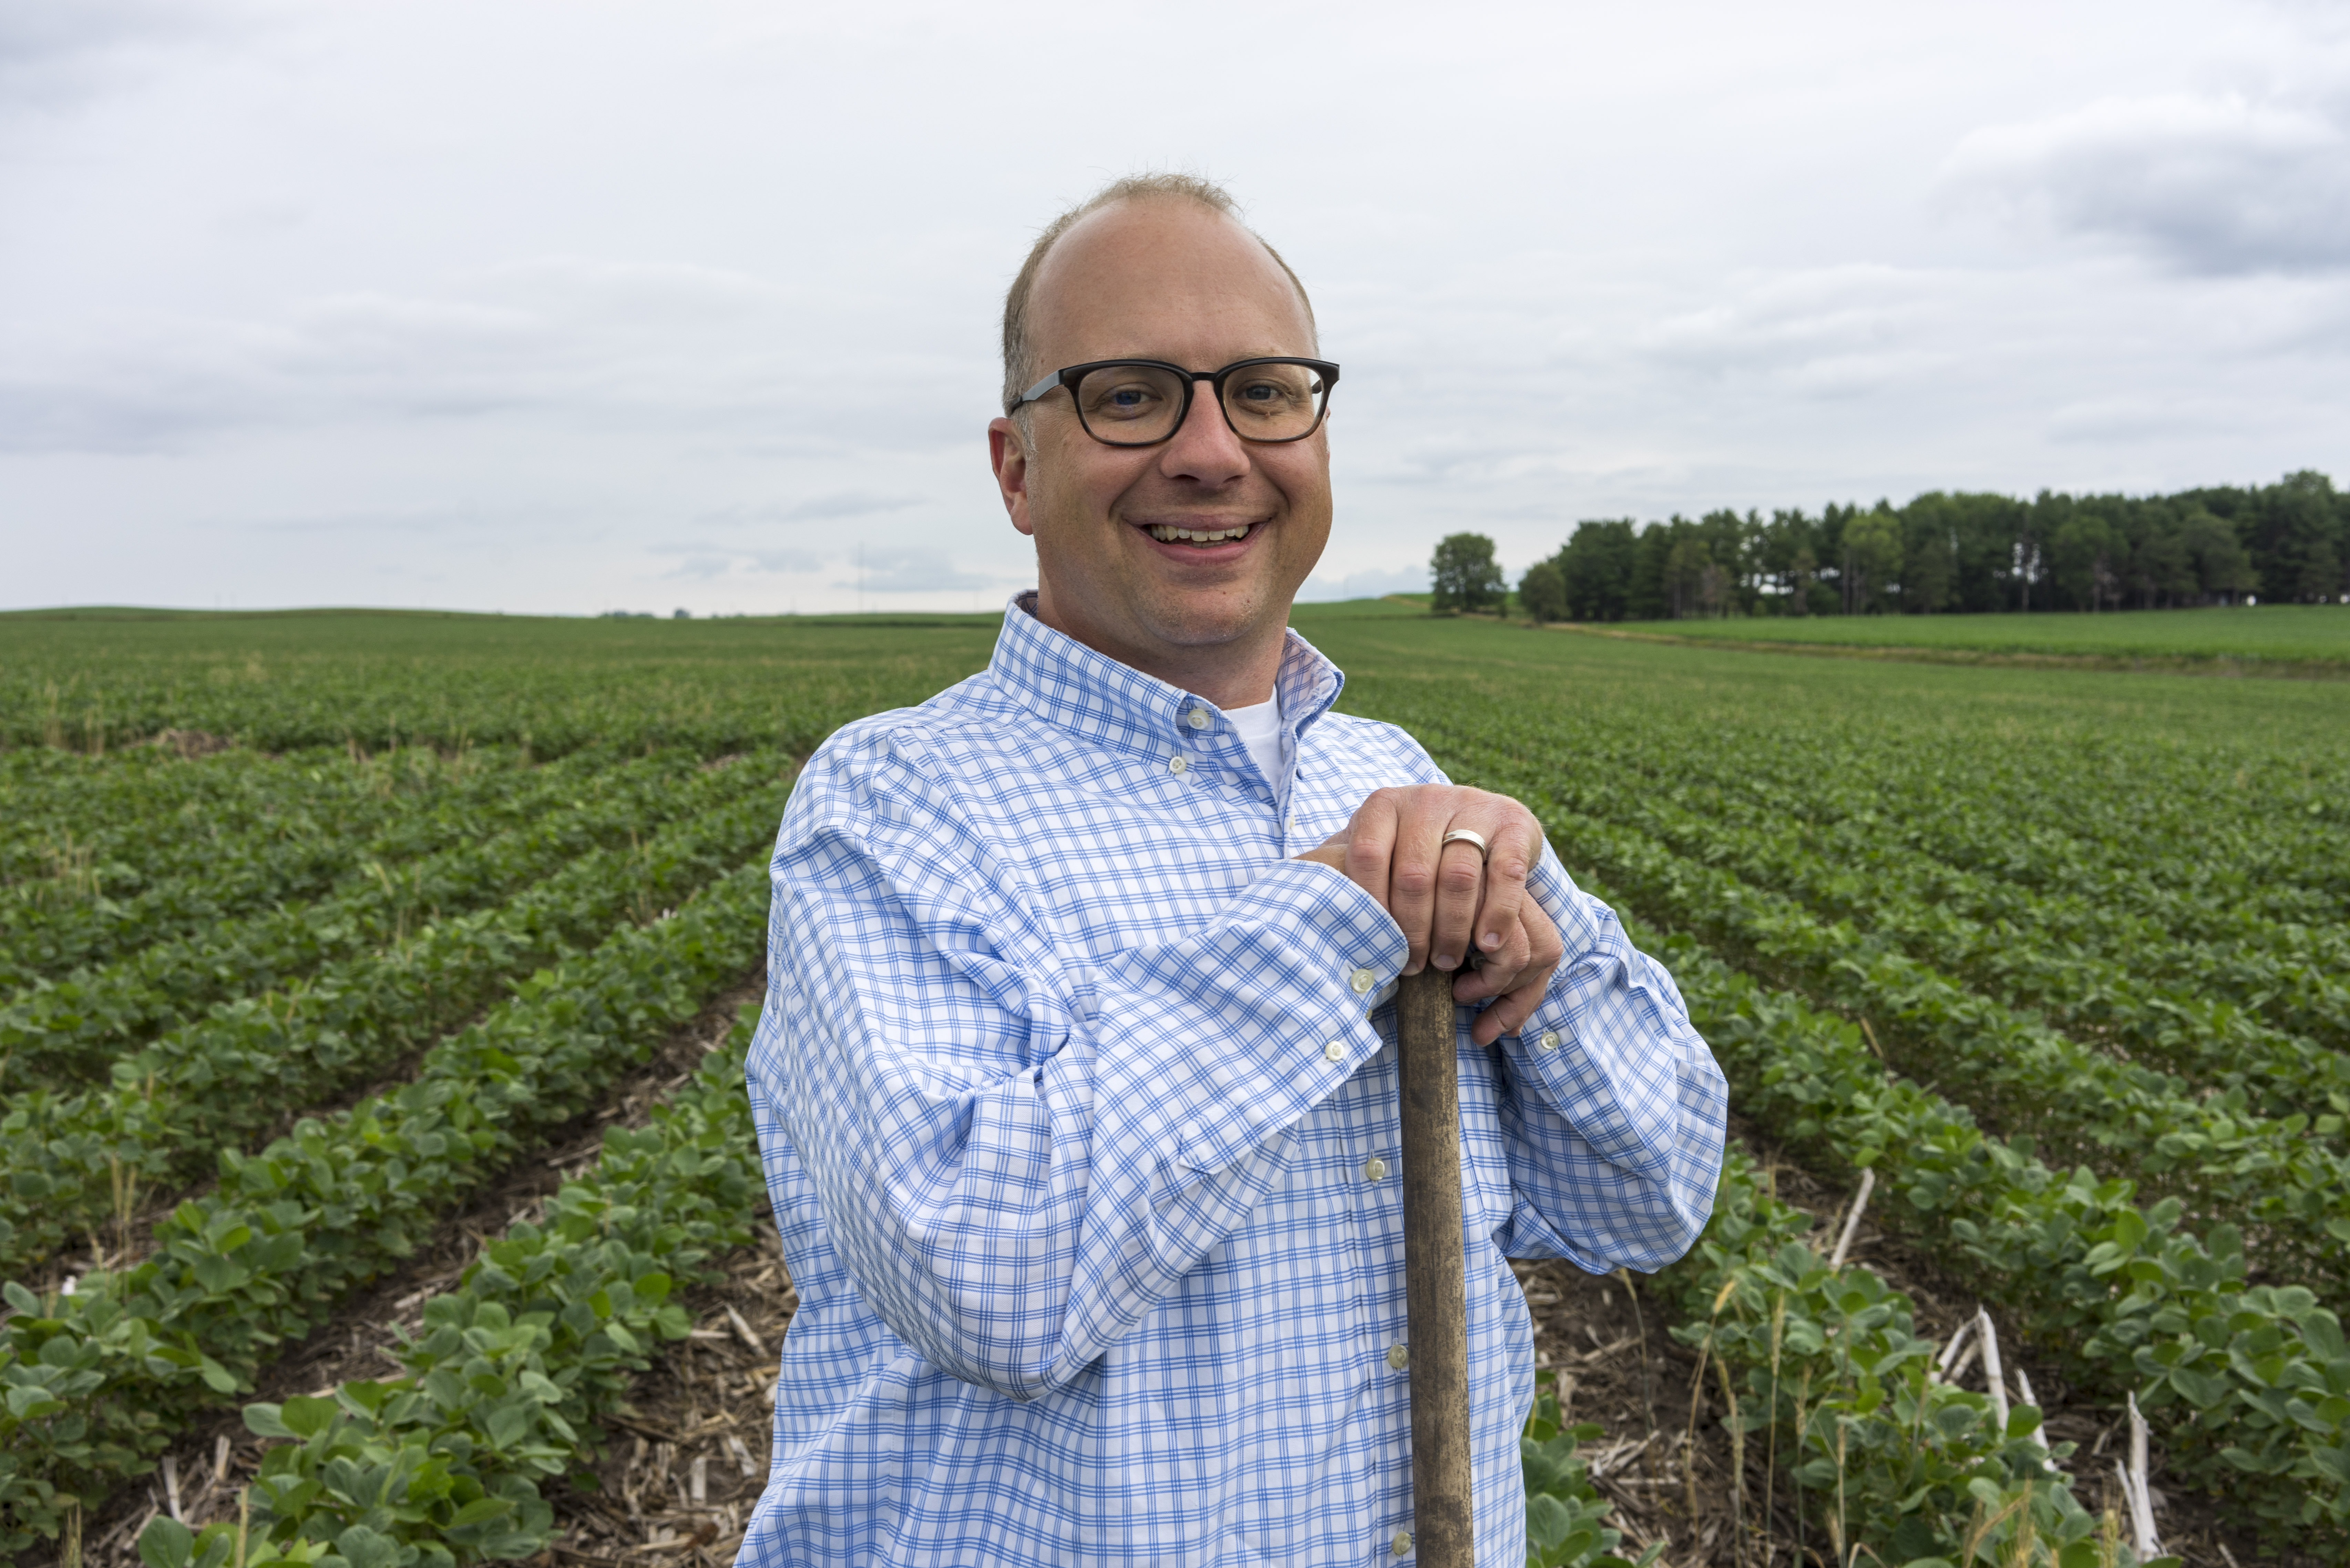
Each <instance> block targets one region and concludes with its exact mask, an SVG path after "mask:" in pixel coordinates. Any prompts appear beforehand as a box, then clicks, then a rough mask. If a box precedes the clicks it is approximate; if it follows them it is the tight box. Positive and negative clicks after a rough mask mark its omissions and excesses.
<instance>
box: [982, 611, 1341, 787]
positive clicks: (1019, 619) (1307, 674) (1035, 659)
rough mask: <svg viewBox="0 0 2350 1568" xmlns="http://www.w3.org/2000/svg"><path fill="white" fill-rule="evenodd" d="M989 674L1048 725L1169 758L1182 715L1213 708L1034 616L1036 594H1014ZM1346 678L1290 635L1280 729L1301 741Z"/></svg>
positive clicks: (1278, 677) (1278, 682)
mask: <svg viewBox="0 0 2350 1568" xmlns="http://www.w3.org/2000/svg"><path fill="white" fill-rule="evenodd" d="M987 667H988V671H989V673H990V674H991V675H992V676H993V678H994V680H995V683H996V684H997V685H998V686H999V687H1001V688H1002V689H1003V691H1006V692H1007V693H1009V694H1010V695H1011V696H1012V697H1013V698H1014V700H1016V701H1018V702H1019V703H1020V704H1021V706H1023V707H1024V708H1026V709H1027V710H1029V711H1031V712H1033V713H1035V715H1036V716H1037V717H1039V718H1041V719H1043V720H1045V722H1048V723H1051V724H1055V725H1057V726H1059V727H1060V728H1061V729H1064V730H1066V731H1069V732H1071V733H1073V734H1076V735H1078V736H1081V737H1083V738H1084V739H1087V740H1089V741H1093V742H1097V743H1098V744H1101V745H1106V746H1112V747H1115V748H1117V749H1118V750H1120V751H1128V752H1137V753H1141V754H1143V755H1146V756H1159V755H1160V754H1162V753H1165V752H1166V750H1167V748H1168V746H1169V745H1170V743H1173V742H1180V740H1181V739H1182V737H1183V736H1184V735H1185V734H1186V733H1188V732H1189V730H1188V726H1185V724H1184V722H1183V716H1184V715H1185V714H1186V713H1189V712H1190V711H1191V710H1192V709H1193V708H1198V707H1204V708H1206V709H1207V710H1208V711H1211V712H1220V711H1222V710H1221V709H1219V708H1217V706H1216V704H1214V703H1213V702H1211V701H1208V700H1207V699H1206V698H1204V697H1201V696H1200V695H1198V694H1197V693H1195V692H1191V691H1184V690H1183V689H1182V688H1181V687H1180V686H1171V685H1170V684H1168V683H1167V682H1166V681H1164V680H1159V679H1158V678H1157V677H1156V676H1151V675H1145V674H1144V673H1142V671H1140V670H1135V669H1132V668H1130V667H1129V666H1127V665H1124V664H1120V663H1119V662H1118V660H1117V659H1112V658H1110V657H1109V656H1108V655H1107V654H1105V653H1097V652H1096V651H1095V650H1094V649H1090V648H1087V646H1086V645H1085V644H1084V643H1082V642H1079V641H1078V640H1076V639H1075V638H1073V637H1069V636H1067V635H1066V634H1065V633H1062V632H1057V631H1055V630H1054V629H1053V628H1051V627H1049V626H1046V625H1045V623H1044V622H1043V621H1041V620H1038V619H1037V618H1036V590H1035V589H1034V588H1028V589H1025V590H1024V591H1022V592H1020V593H1017V594H1014V595H1013V596H1012V600H1011V602H1010V603H1009V604H1007V605H1005V606H1004V608H1003V631H1002V632H1000V633H998V634H997V636H996V639H995V654H994V657H993V658H992V659H989V660H988V666H987ZM1346 683H1347V678H1346V676H1345V675H1344V674H1343V673H1342V672H1341V671H1340V670H1339V669H1338V667H1337V666H1336V665H1335V664H1333V663H1331V662H1330V661H1329V660H1328V659H1325V658H1324V657H1323V656H1322V654H1321V652H1320V650H1319V649H1315V646H1314V645H1313V644H1312V643H1310V642H1308V641H1306V640H1305V639H1304V638H1302V637H1300V636H1298V635H1297V633H1296V632H1295V630H1292V631H1290V632H1289V634H1288V638H1287V640H1286V642H1285V643H1284V646H1283V649H1282V653H1281V669H1280V670H1279V671H1278V672H1276V673H1275V675H1274V691H1277V692H1279V693H1280V696H1281V722H1282V727H1283V728H1284V729H1285V730H1287V731H1288V732H1290V733H1291V734H1292V735H1302V734H1304V733H1305V730H1306V728H1307V726H1309V725H1311V724H1312V723H1313V722H1315V720H1317V719H1319V718H1320V717H1321V716H1322V715H1323V714H1324V713H1326V712H1327V711H1329V708H1330V704H1331V703H1333V702H1335V701H1337V700H1338V692H1339V691H1340V690H1341V689H1342V688H1343V687H1344V686H1345V685H1346Z"/></svg>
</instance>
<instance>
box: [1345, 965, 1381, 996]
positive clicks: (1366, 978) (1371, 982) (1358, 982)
mask: <svg viewBox="0 0 2350 1568" xmlns="http://www.w3.org/2000/svg"><path fill="white" fill-rule="evenodd" d="M1378 983H1379V977H1378V975H1375V974H1373V973H1372V972H1371V971H1369V970H1367V969H1358V970H1357V971H1355V972H1354V973H1352V974H1350V975H1348V976H1347V984H1348V985H1351V986H1353V987H1354V988H1355V994H1356V995H1357V996H1366V995H1368V994H1369V992H1370V989H1371V987H1373V986H1375V985H1377V984H1378Z"/></svg>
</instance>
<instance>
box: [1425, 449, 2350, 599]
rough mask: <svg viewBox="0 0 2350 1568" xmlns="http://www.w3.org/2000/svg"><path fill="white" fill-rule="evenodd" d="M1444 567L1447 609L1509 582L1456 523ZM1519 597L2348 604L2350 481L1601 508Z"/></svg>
mask: <svg viewBox="0 0 2350 1568" xmlns="http://www.w3.org/2000/svg"><path fill="white" fill-rule="evenodd" d="M1430 567H1431V571H1432V574H1433V577H1434V587H1435V607H1437V608H1438V609H1452V610H1460V609H1480V608H1499V607H1502V605H1503V602H1504V601H1505V599H1506V597H1507V585H1506V579H1505V578H1504V577H1503V574H1502V570H1501V567H1500V566H1498V565H1497V564H1496V563H1495V562H1494V559H1493V545H1492V541H1491V540H1490V539H1487V538H1485V537H1483V536H1482V535H1474V534H1456V535H1451V537H1449V538H1447V539H1445V540H1444V541H1443V542H1442V543H1441V544H1440V545H1438V546H1437V550H1436V556H1435V558H1434V559H1433V560H1432V561H1431V562H1430ZM1518 598H1519V602H1520V604H1521V606H1522V607H1523V609H1524V610H1525V612H1526V613H1527V614H1528V615H1530V616H1532V617H1534V618H1535V619H1537V620H1597V621H1607V620H1678V619H1683V618H1690V617H1700V616H1733V615H1744V616H1758V615H1761V616H1767V615H1799V616H1800V615H1879V614H1906V615H1929V614H1939V613H1949V612H1970V611H1973V612H1981V611H1989V610H2035V609H2047V610H2054V609H2070V610H2104V609H2131V608H2149V609H2150V608H2162V607H2173V606H2183V605H2213V604H2241V603H2248V602H2255V601H2266V602H2271V603H2297V604H2317V603H2334V602H2335V601H2337V600H2345V599H2350V493H2344V492H2339V491H2336V490H2335V489H2334V482H2333V481H2332V480H2331V479H2329V478H2327V477H2326V476H2325V475H2324V474H2323V473H2318V472H2312V471H2306V470H2304V471H2303V472H2299V473H2294V474H2290V475H2288V476H2286V477H2285V478H2284V479H2282V480H2281V481H2279V482H2278V483H2274V484H2267V485H2260V486H2253V487H2243V486H2236V485H2219V486H2211V487H2207V488H2204V489H2199V490H2182V491H2180V492H2178V493H2176V494H2172V495H2147V496H2127V495H2069V494H2064V493H2057V492H2053V491H2045V490H2043V491H2042V492H2041V493H2039V494H2038V495H2036V496H2034V497H2033V499H2031V500H2030V501H2022V500H2018V499H2016V498H2014V497H2012V496H2006V495H1993V494H1987V493H1964V492H1960V493H1953V492H1947V491H1939V490H1937V491H1929V492H1928V493H1925V494H1923V495H1920V496H1918V497H1917V498H1916V499H1915V500H1912V501H1911V502H1909V503H1908V504H1907V505H1904V506H1895V505H1893V504H1891V503H1890V502H1888V501H1879V502H1878V503H1877V504H1876V505H1875V506H1872V507H1867V508H1863V507H1860V506H1857V505H1837V504H1830V505H1828V506H1826V507H1825V508H1823V509H1822V510H1821V511H1820V512H1818V513H1816V514H1813V513H1807V512H1804V511H1801V510H1794V511H1774V512H1773V513H1772V514H1770V516H1769V517H1768V518H1765V517H1764V516H1763V514H1762V513H1760V512H1758V511H1752V510H1750V511H1748V512H1745V513H1743V514H1741V513H1737V512H1732V511H1729V510H1727V509H1725V510H1722V511H1718V512H1710V513H1707V514H1705V515H1704V516H1702V517H1699V518H1695V519H1691V518H1687V517H1682V516H1679V515H1676V516H1674V517H1672V518H1671V519H1669V521H1667V522H1663V523H1651V524H1648V525H1646V526H1645V527H1644V526H1642V525H1641V524H1638V522H1636V521H1635V520H1633V519H1631V518H1628V517H1627V518H1606V519H1596V520H1593V521H1588V522H1584V523H1579V524H1576V525H1575V533H1574V534H1573V535H1572V536H1570V537H1569V538H1568V539H1567V541H1566V543H1565V545H1561V546H1560V548H1559V550H1558V552H1557V554H1555V555H1554V556H1550V557H1549V558H1547V559H1545V560H1543V561H1538V562H1536V563H1535V564H1534V566H1530V567H1528V568H1527V569H1526V571H1525V573H1524V575H1523V576H1522V577H1521V578H1520V580H1519V584H1518Z"/></svg>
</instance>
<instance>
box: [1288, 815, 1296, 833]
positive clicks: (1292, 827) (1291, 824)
mask: <svg viewBox="0 0 2350 1568" xmlns="http://www.w3.org/2000/svg"><path fill="white" fill-rule="evenodd" d="M1286 826H1287V827H1288V830H1289V831H1290V832H1292V833H1295V832H1296V831H1297V819H1296V818H1295V817H1294V816H1293V817H1291V818H1290V819H1289V821H1288V823H1287V825H1286Z"/></svg>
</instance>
